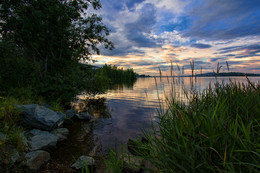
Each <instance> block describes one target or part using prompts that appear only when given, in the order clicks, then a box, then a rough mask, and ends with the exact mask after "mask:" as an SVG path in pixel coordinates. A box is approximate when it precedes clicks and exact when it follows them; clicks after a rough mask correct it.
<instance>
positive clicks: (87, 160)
mask: <svg viewBox="0 0 260 173" xmlns="http://www.w3.org/2000/svg"><path fill="white" fill-rule="evenodd" d="M92 165H95V160H94V159H93V158H92V157H89V156H80V157H79V158H78V160H77V161H76V162H75V163H74V164H73V165H72V166H71V167H72V168H75V169H77V170H78V169H81V168H83V167H86V166H92Z"/></svg>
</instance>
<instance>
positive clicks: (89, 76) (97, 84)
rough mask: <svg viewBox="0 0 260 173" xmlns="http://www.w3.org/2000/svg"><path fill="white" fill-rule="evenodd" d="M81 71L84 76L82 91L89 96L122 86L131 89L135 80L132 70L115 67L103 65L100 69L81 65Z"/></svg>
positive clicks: (135, 76)
mask: <svg viewBox="0 0 260 173" xmlns="http://www.w3.org/2000/svg"><path fill="white" fill-rule="evenodd" d="M81 70H82V71H83V72H84V74H85V75H86V77H84V79H83V80H85V82H84V87H83V89H82V91H84V92H85V93H87V94H89V95H96V94H101V93H104V92H106V91H107V90H108V89H113V88H117V87H120V86H123V85H125V86H127V87H132V86H133V84H134V82H135V81H136V79H137V74H136V73H135V72H134V70H133V69H123V68H119V67H117V66H115V65H107V64H105V65H104V66H102V67H95V66H91V65H87V64H81Z"/></svg>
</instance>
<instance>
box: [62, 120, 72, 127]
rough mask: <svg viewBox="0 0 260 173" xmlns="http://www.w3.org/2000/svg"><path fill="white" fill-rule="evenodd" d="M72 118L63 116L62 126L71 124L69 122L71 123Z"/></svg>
mask: <svg viewBox="0 0 260 173" xmlns="http://www.w3.org/2000/svg"><path fill="white" fill-rule="evenodd" d="M73 122H74V121H73V120H72V119H67V118H65V119H64V120H63V125H64V126H66V125H71V124H73Z"/></svg>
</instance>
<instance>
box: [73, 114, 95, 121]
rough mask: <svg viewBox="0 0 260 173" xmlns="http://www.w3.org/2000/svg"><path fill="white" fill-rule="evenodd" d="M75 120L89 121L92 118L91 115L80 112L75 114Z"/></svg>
mask: <svg viewBox="0 0 260 173" xmlns="http://www.w3.org/2000/svg"><path fill="white" fill-rule="evenodd" d="M77 118H78V119H80V120H88V121H89V120H91V119H93V118H94V116H93V115H91V114H89V113H88V112H80V113H79V114H77Z"/></svg>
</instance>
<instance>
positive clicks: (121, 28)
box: [93, 0, 260, 75]
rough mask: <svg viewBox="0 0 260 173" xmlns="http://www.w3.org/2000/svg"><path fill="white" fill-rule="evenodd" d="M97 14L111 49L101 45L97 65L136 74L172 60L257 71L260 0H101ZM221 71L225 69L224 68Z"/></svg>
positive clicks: (207, 67) (165, 67)
mask: <svg viewBox="0 0 260 173" xmlns="http://www.w3.org/2000/svg"><path fill="white" fill-rule="evenodd" d="M101 3H102V6H103V7H102V9H101V10H99V11H98V14H99V15H100V16H101V17H102V18H103V22H104V23H105V24H106V25H107V26H108V27H109V28H110V29H111V34H110V36H109V39H110V40H111V41H113V42H114V44H115V49H114V50H112V51H109V50H106V49H104V48H102V47H100V48H101V54H102V55H99V56H93V58H94V59H96V60H97V61H98V62H97V65H102V64H104V63H108V64H115V65H117V66H121V67H124V68H134V70H135V71H136V72H138V73H145V74H151V75H157V74H158V68H159V67H160V69H161V70H162V71H163V72H165V74H166V73H168V71H169V70H170V66H171V62H174V65H175V66H177V64H178V65H179V66H181V67H182V66H184V68H185V69H189V64H190V61H192V60H195V67H196V69H201V67H202V68H203V69H204V70H205V71H204V72H208V71H212V70H214V69H215V68H216V65H217V63H220V64H222V65H223V66H224V65H225V62H226V61H228V62H229V65H230V70H232V71H242V72H253V73H260V69H259V66H260V61H259V59H260V41H259V40H260V1H259V0H250V1H248V0H210V1H207V0H197V1H192V0H123V1H122V0H110V1H105V0H103V1H102V0H101ZM175 68H177V67H175ZM223 70H226V69H225V68H223Z"/></svg>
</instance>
